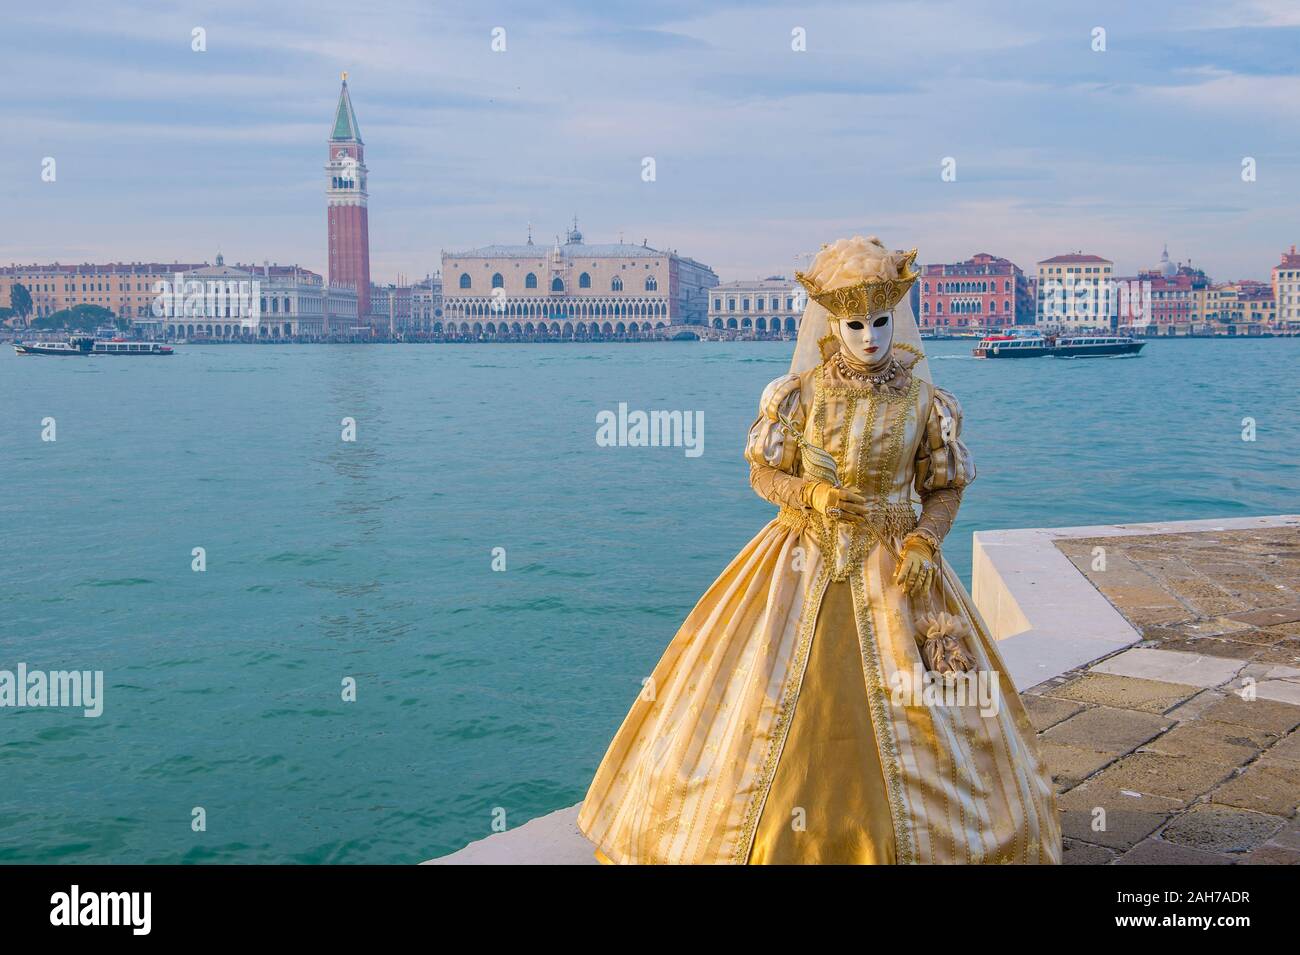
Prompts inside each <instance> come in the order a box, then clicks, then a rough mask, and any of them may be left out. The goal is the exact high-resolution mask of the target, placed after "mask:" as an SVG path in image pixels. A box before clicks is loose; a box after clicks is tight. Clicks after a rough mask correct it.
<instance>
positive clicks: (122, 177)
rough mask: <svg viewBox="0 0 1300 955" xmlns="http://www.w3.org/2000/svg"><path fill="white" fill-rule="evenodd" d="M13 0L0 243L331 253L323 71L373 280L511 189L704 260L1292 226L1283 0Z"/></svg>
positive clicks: (17, 251) (496, 219)
mask: <svg viewBox="0 0 1300 955" xmlns="http://www.w3.org/2000/svg"><path fill="white" fill-rule="evenodd" d="M6 6H7V7H8V9H6V10H5V13H4V20H3V22H4V29H3V31H2V32H0V82H2V83H3V89H4V97H3V103H4V105H3V115H0V122H2V123H3V129H4V137H3V150H2V151H0V156H2V158H0V263H6V264H7V263H9V262H15V261H17V262H32V261H52V260H56V259H57V260H59V261H63V262H70V261H83V260H94V261H100V260H107V259H123V260H128V261H129V260H162V261H171V260H181V261H187V260H204V259H211V258H212V257H213V256H214V255H215V254H216V252H217V251H218V250H220V251H221V252H223V253H224V254H225V256H226V258H227V260H228V261H235V260H239V261H257V262H260V261H262V260H263V259H269V260H272V261H278V262H281V263H285V262H293V261H297V262H299V263H301V264H303V265H305V266H307V267H309V268H312V269H315V270H317V271H321V272H324V271H325V211H324V173H323V170H322V166H323V164H324V161H325V140H326V137H327V135H328V130H329V126H330V122H331V118H332V113H333V108H334V103H335V99H336V97H337V93H338V75H339V71H340V70H345V69H346V70H348V71H349V74H350V84H349V85H350V86H351V88H352V95H353V102H354V105H355V107H356V111H357V117H358V121H359V123H360V126H361V131H362V135H363V137H364V139H365V142H366V159H367V165H368V166H369V168H370V193H371V199H370V230H371V235H370V239H371V262H372V272H373V275H374V277H375V279H376V280H377V281H391V280H394V279H395V278H396V277H397V275H398V274H399V273H402V274H405V275H406V276H408V277H410V278H417V277H421V276H423V275H424V274H425V273H426V272H428V271H431V270H433V269H436V268H437V265H438V255H439V252H440V250H441V249H443V248H448V249H451V248H465V247H469V246H475V245H481V244H486V243H488V242H493V241H497V242H517V241H522V240H523V238H524V234H525V228H526V224H527V223H528V222H529V221H532V222H533V223H534V226H535V230H536V234H537V236H538V238H539V240H540V241H549V240H550V239H551V238H552V237H553V236H554V235H555V233H556V232H558V231H560V230H562V229H563V228H565V226H566V223H567V222H568V220H569V218H570V216H571V215H573V214H574V213H575V212H576V213H577V214H578V216H579V219H580V225H581V227H582V230H583V231H584V233H585V234H586V236H587V239H588V241H591V242H602V241H614V240H615V239H617V237H618V235H619V233H620V232H621V233H622V234H623V235H624V237H625V238H626V239H627V240H629V241H634V242H640V241H641V240H642V239H643V238H645V239H648V240H649V242H650V244H651V245H653V246H658V247H660V248H675V249H677V250H678V251H680V252H682V253H684V254H687V255H691V256H694V257H695V258H698V259H700V260H701V261H704V262H706V263H708V264H710V265H712V266H713V267H714V268H715V269H716V270H717V272H718V274H719V276H720V277H721V278H722V279H723V280H724V281H726V280H730V279H736V278H745V277H752V276H758V275H765V274H769V273H774V272H783V273H785V274H789V273H790V272H791V271H792V269H793V267H794V264H795V256H796V255H798V254H800V253H805V252H808V251H810V250H813V249H816V248H817V246H818V245H819V244H820V243H822V242H825V241H830V240H833V239H835V238H837V237H839V236H841V235H846V234H852V233H856V232H863V233H868V232H871V233H876V234H879V235H880V236H881V237H882V238H883V239H884V240H885V241H886V242H888V243H890V244H891V245H895V246H911V245H916V246H919V247H920V249H921V259H922V260H924V261H952V260H955V259H959V258H965V257H968V256H969V255H971V254H972V253H974V252H977V251H988V252H993V253H995V254H1001V255H1006V256H1008V257H1010V258H1012V259H1013V260H1014V261H1016V262H1017V263H1018V264H1020V265H1021V266H1022V267H1025V268H1026V269H1032V268H1033V263H1034V262H1035V261H1037V260H1038V259H1041V258H1046V257H1048V256H1050V255H1055V254H1059V253H1062V252H1066V251H1072V250H1074V249H1083V250H1084V251H1087V252H1094V253H1097V254H1101V255H1105V256H1107V257H1109V258H1113V259H1115V260H1116V262H1117V264H1118V267H1119V270H1120V271H1121V272H1131V271H1133V270H1135V269H1137V268H1138V267H1141V266H1147V265H1152V264H1154V262H1155V260H1156V259H1157V257H1158V256H1159V253H1160V247H1161V245H1162V243H1164V242H1166V241H1167V242H1168V243H1169V248H1170V252H1171V254H1172V255H1173V256H1174V257H1175V258H1178V259H1187V258H1190V259H1191V260H1192V261H1193V262H1194V263H1196V264H1198V265H1201V266H1203V267H1205V268H1206V269H1207V270H1208V271H1209V272H1210V273H1211V275H1212V276H1214V277H1215V278H1216V279H1228V278H1239V277H1256V278H1265V277H1267V275H1268V271H1269V269H1270V268H1271V267H1272V266H1273V265H1274V264H1275V263H1276V261H1277V257H1278V254H1279V252H1280V251H1281V250H1282V249H1283V248H1285V247H1287V246H1289V245H1290V244H1292V243H1293V242H1300V215H1298V214H1297V213H1298V212H1300V189H1297V186H1298V185H1300V175H1298V173H1300V75H1298V74H1300V57H1298V56H1297V54H1298V53H1300V4H1298V3H1295V2H1290V0H1248V2H1233V0H1225V2H1201V0H1196V2H1187V3H1172V2H1170V3H1162V2H1156V3H1147V2H1144V3H1134V2H1132V0H1124V2H1102V3H1094V2H1089V3H1086V4H1084V3H1077V4H1069V5H1067V4H1064V3H1059V2H1042V0H1036V2H987V3H975V2H969V0H968V2H961V3H941V2H933V3H931V2H914V3H852V4H848V3H838V4H837V3H827V4H807V3H797V4H796V3H745V4H726V3H717V4H711V3H708V2H703V0H701V2H683V0H667V2H635V3H627V2H607V3H598V2H595V0H591V2H586V3H577V2H573V0H537V2H519V3H507V2H483V3H473V2H465V3H434V2H427V0H426V2H418V3H417V2H383V0H380V2H370V3H358V2H347V3H341V2H334V0H313V2H310V3H307V2H276V3H265V2H260V0H259V2H250V0H226V2H222V3H186V2H178V3H120V2H114V0H103V2H76V0H73V2H57V0H56V2H50V3H44V4H34V3H22V4H19V3H16V2H12V0H11V2H10V3H8V4H6ZM196 26H201V27H203V28H205V29H206V31H207V52H205V53H195V52H192V51H191V49H190V37H191V30H192V29H193V28H194V27H196ZM498 26H500V27H504V28H505V30H506V38H507V51H506V52H504V53H494V52H492V51H491V49H490V40H491V36H490V34H491V30H492V28H493V27H498ZM1097 26H1101V27H1104V28H1105V29H1106V31H1107V46H1108V50H1107V51H1106V52H1105V53H1094V52H1093V51H1092V50H1091V47H1090V44H1091V38H1090V33H1091V31H1092V29H1093V28H1094V27H1097ZM796 27H802V28H804V29H805V30H806V32H807V38H808V39H807V44H808V50H807V52H804V53H796V52H793V51H792V50H791V48H790V36H791V30H792V29H794V28H796ZM45 156H53V157H55V159H56V160H57V163H58V167H57V172H58V179H57V182H55V183H44V182H42V181H41V178H40V171H41V160H42V158H43V157H45ZM644 156H652V157H654V158H655V160H656V162H657V171H658V179H657V181H656V182H653V183H646V182H643V181H642V179H641V175H640V172H641V159H642V157H644ZM945 156H952V157H954V158H955V159H956V160H957V181H956V182H947V183H946V182H942V181H941V180H940V175H939V172H940V162H941V160H942V159H943V157H945ZM1243 156H1252V157H1254V158H1255V159H1256V160H1257V162H1258V181H1257V182H1254V183H1243V182H1242V181H1241V176H1240V168H1241V161H1242V157H1243Z"/></svg>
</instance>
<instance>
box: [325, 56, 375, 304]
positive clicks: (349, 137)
mask: <svg viewBox="0 0 1300 955" xmlns="http://www.w3.org/2000/svg"><path fill="white" fill-rule="evenodd" d="M366 172H367V170H366V164H365V144H364V143H363V142H362V141H361V129H360V127H358V126H357V115H356V113H354V112H353V111H352V97H351V96H349V95H348V75H347V74H346V73H344V74H343V88H342V89H341V90H339V104H338V106H337V107H336V108H335V110H334V127H333V129H332V130H331V131H330V141H329V161H328V162H326V164H325V173H326V175H327V176H328V177H329V187H328V189H327V190H326V196H327V200H326V201H327V204H328V213H327V215H328V222H329V259H330V276H329V279H330V284H331V285H346V286H349V287H351V288H355V289H356V290H357V314H358V315H359V316H362V317H363V318H364V317H366V316H368V315H369V314H370V217H369V213H368V211H367V208H366V203H367V198H368V194H367V193H366Z"/></svg>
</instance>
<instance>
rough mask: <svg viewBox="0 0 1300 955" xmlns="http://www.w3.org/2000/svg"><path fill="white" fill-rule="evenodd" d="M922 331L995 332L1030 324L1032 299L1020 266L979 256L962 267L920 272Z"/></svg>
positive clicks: (930, 268) (933, 267)
mask: <svg viewBox="0 0 1300 955" xmlns="http://www.w3.org/2000/svg"><path fill="white" fill-rule="evenodd" d="M917 284H918V285H919V286H920V288H921V308H920V312H919V314H918V315H917V320H918V322H919V323H920V325H921V327H922V328H981V327H991V328H1000V327H1003V326H1006V325H1032V324H1033V322H1034V296H1033V291H1032V290H1031V288H1030V281H1029V279H1028V277H1026V275H1025V273H1024V272H1023V271H1022V270H1021V268H1020V266H1018V265H1016V264H1015V263H1014V262H1011V261H1009V260H1008V259H1004V258H1000V257H999V256H996V255H989V254H988V253H987V252H980V253H978V254H976V255H975V256H973V257H971V258H970V259H967V260H966V261H965V262H956V263H953V264H952V265H927V266H925V268H924V269H922V271H921V280H920V281H919V282H918V283H917Z"/></svg>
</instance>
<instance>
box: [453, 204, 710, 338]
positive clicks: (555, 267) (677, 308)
mask: <svg viewBox="0 0 1300 955" xmlns="http://www.w3.org/2000/svg"><path fill="white" fill-rule="evenodd" d="M442 276H443V288H442V308H443V319H442V320H437V319H435V320H434V322H433V329H432V330H433V333H434V334H445V335H447V336H449V337H463V338H474V339H477V338H509V337H526V338H533V337H561V338H574V337H577V338H585V337H622V336H633V337H635V336H638V335H644V334H645V333H646V332H652V331H654V330H655V329H659V328H665V327H667V326H669V325H702V324H703V323H704V321H705V319H706V317H707V311H708V293H709V290H710V289H712V288H713V287H714V286H716V285H717V284H718V277H717V276H716V275H715V274H714V272H713V270H712V269H711V268H709V267H708V266H707V265H704V264H702V263H700V262H697V261H695V260H694V259H691V258H687V257H686V256H683V255H678V254H677V253H676V252H669V251H665V250H662V249H656V248H653V247H651V246H650V245H648V244H647V243H645V242H643V243H642V244H641V245H631V244H628V243H624V242H616V243H610V244H605V245H587V244H586V243H585V242H583V237H582V233H581V232H579V231H578V223H577V219H576V218H575V219H574V222H573V228H572V229H570V230H569V232H568V233H567V235H566V237H565V241H564V243H563V244H561V243H560V240H559V238H558V237H557V238H556V240H555V244H554V245H553V246H551V247H550V248H547V247H545V246H540V245H535V244H534V243H533V240H532V234H531V232H530V234H529V236H528V241H527V242H526V243H524V244H522V245H488V246H482V247H480V248H475V249H467V250H465V251H461V252H443V254H442Z"/></svg>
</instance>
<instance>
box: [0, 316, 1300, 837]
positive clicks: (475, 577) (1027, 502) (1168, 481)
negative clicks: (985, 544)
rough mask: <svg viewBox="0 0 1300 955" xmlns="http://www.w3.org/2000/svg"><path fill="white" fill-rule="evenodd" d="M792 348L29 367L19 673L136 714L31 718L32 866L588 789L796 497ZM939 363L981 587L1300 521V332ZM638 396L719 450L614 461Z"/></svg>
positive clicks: (18, 367)
mask: <svg viewBox="0 0 1300 955" xmlns="http://www.w3.org/2000/svg"><path fill="white" fill-rule="evenodd" d="M790 348H791V346H790V344H788V343H786V344H781V343H770V344H767V343H765V344H695V343H663V344H645V345H618V344H602V345H549V346H548V345H482V346H355V347H354V346H282V347H250V346H234V347H221V346H209V347H202V346H181V347H180V348H179V349H178V352H179V353H178V354H177V356H176V357H174V358H171V359H147V360H139V361H132V360H127V359H122V360H115V359H107V358H103V359H55V358H22V359H19V358H17V357H16V356H14V355H12V354H11V353H10V351H11V350H9V349H6V350H5V354H3V356H0V486H2V487H3V488H4V492H3V499H0V514H2V515H3V523H2V525H0V526H2V527H3V535H2V536H0V567H2V568H3V572H2V573H0V620H3V624H2V625H0V669H11V670H12V669H15V668H16V666H17V664H18V663H19V662H25V663H27V664H28V665H29V667H31V668H34V669H47V670H52V669H66V668H77V669H98V670H103V671H104V672H105V684H106V697H107V699H106V702H105V710H104V715H103V716H102V717H101V718H99V719H86V718H83V717H82V715H81V712H80V710H67V709H0V779H2V780H3V786H0V861H36V860H49V861H76V862H108V861H116V862H204V861H216V862H415V861H419V860H423V859H427V858H430V857H433V856H436V855H440V854H443V853H446V852H448V851H451V850H453V849H456V848H459V847H460V846H462V845H464V844H465V843H466V842H468V841H470V840H472V839H477V838H480V837H482V836H484V835H486V834H488V833H489V832H490V826H491V824H492V821H493V812H494V810H496V809H498V808H500V809H503V810H504V811H505V818H506V821H507V823H508V824H509V825H510V826H515V825H519V824H521V823H522V822H524V821H526V820H527V819H528V818H530V817H532V816H535V815H538V814H540V813H542V812H545V811H548V810H551V809H555V808H558V807H561V806H566V805H570V804H572V803H574V802H576V801H578V800H579V799H580V798H581V797H582V795H583V792H584V791H585V784H586V782H587V780H588V779H589V778H590V775H591V773H592V771H593V770H594V768H595V766H596V763H597V762H598V761H599V759H600V757H601V755H602V754H603V752H604V747H605V745H606V744H607V743H608V741H609V738H610V736H611V735H612V733H613V731H614V729H615V728H616V726H617V725H618V722H619V721H620V720H621V719H622V717H623V714H624V712H625V711H626V709H627V707H628V705H629V704H630V703H631V700H632V699H633V697H634V696H635V694H636V693H637V691H638V690H639V688H640V680H641V679H642V677H643V676H644V675H646V674H647V673H648V672H649V670H650V668H651V667H652V665H653V664H654V662H655V660H656V659H657V658H658V656H659V654H660V652H661V651H662V649H663V647H664V645H665V644H666V643H667V641H668V640H669V639H670V638H671V636H672V634H673V632H674V631H675V629H676V627H677V625H678V624H679V622H680V621H681V619H682V618H683V617H684V615H685V614H686V612H687V611H688V610H689V609H690V607H691V605H692V604H693V602H694V601H695V599H696V598H697V597H698V596H699V594H700V593H701V592H702V591H703V590H704V589H705V588H706V587H707V586H708V584H709V583H710V582H711V581H712V580H713V578H714V577H715V576H716V575H717V573H718V572H719V571H720V570H721V569H722V568H723V566H724V565H725V564H726V562H727V561H728V560H729V559H730V557H731V556H732V555H733V554H734V553H735V552H736V551H737V550H738V549H739V548H740V547H741V546H742V545H743V544H744V542H745V541H746V540H748V539H749V538H750V537H751V536H752V535H753V534H754V533H756V532H757V530H758V529H759V528H760V527H761V526H762V524H763V523H764V522H765V521H766V520H767V519H768V517H769V516H770V515H771V513H772V508H771V506H770V505H767V504H765V503H764V502H762V501H760V500H759V499H758V498H757V497H755V496H754V494H753V493H752V492H751V491H750V490H749V487H748V484H747V480H746V478H747V467H746V465H745V464H744V462H743V460H742V458H741V447H742V443H743V438H744V435H745V432H746V430H747V428H748V426H749V424H750V422H751V421H752V419H753V417H754V414H755V406H756V402H757V399H758V395H759V392H760V391H761V389H762V387H763V385H764V384H765V383H766V382H767V381H769V380H770V379H772V378H775V377H777V376H778V375H780V374H782V373H783V372H784V370H785V365H786V363H787V362H788V358H789V352H790ZM931 353H932V355H933V356H934V373H935V377H936V380H937V381H938V382H939V383H940V384H942V385H944V386H946V387H948V388H949V389H951V390H952V391H953V392H955V393H956V394H957V396H958V397H959V398H960V399H961V401H962V403H963V406H964V408H965V411H966V428H967V431H966V434H967V439H968V443H969V444H970V446H971V448H972V450H973V452H974V454H975V457H976V460H977V462H978V466H979V474H980V477H979V480H978V481H977V483H976V484H975V485H974V487H973V488H972V489H971V491H970V493H969V495H968V498H967V502H966V504H965V506H964V507H963V510H962V514H961V520H960V522H959V524H958V526H957V527H956V528H955V530H954V534H953V537H952V538H951V543H950V546H949V547H948V548H947V551H948V553H949V555H950V559H951V560H952V561H953V563H954V565H956V566H957V568H958V569H959V571H960V572H961V573H962V575H963V576H964V577H965V576H967V575H968V574H969V565H970V535H971V532H972V531H974V530H979V529H983V528H993V527H1024V526H1035V525H1046V524H1055V525H1063V524H1093V523H1105V522H1112V521H1140V520H1153V519H1190V518H1202V517H1229V516H1238V515H1249V514H1268V513H1278V512H1283V511H1296V510H1300V508H1298V507H1297V502H1296V491H1297V487H1300V472H1298V470H1297V461H1296V448H1297V447H1300V400H1298V399H1297V395H1296V389H1295V385H1294V382H1295V378H1296V372H1297V368H1298V367H1300V361H1298V359H1300V340H1291V341H1272V340H1271V341H1241V342H1237V341H1185V342H1156V343H1153V344H1151V345H1149V346H1148V347H1147V349H1146V352H1145V354H1144V355H1143V356H1142V357H1141V358H1138V359H1110V360H1095V361H1073V362H1069V361H1059V360H1053V359H1039V360H1027V361H1021V362H1005V361H993V362H979V361H976V360H974V359H971V358H969V357H967V356H968V355H969V343H958V342H942V343H935V344H933V345H932V346H931ZM620 401H622V402H627V404H628V406H629V407H630V408H632V409H638V408H639V409H670V410H673V409H676V410H700V411H703V413H704V425H705V432H704V437H705V440H704V453H703V455H701V456H699V457H688V456H687V455H686V454H685V453H684V451H683V449H682V448H626V447H625V448H601V447H597V445H596V442H595V432H596V413H597V412H598V411H600V410H602V409H616V408H617V406H618V403H619V402H620ZM46 416H52V417H54V418H55V420H56V427H57V441H55V442H53V443H50V442H42V441H41V440H40V437H41V420H42V419H43V418H45V417H46ZM345 416H346V417H352V418H355V419H356V422H357V440H356V441H355V442H354V443H346V442H343V441H341V440H340V430H341V429H340V420H341V419H342V418H343V417H345ZM1245 417H1252V418H1254V419H1255V421H1256V427H1257V440H1256V441H1254V442H1245V441H1243V440H1242V437H1241V432H1242V419H1243V418H1245ZM195 547H203V548H205V549H206V552H207V570H206V571H205V572H203V573H195V572H193V571H192V570H191V559H192V558H191V551H192V549H193V548H195ZM496 547H503V548H505V551H506V567H507V569H506V570H505V572H494V571H493V570H492V550H493V548H496ZM346 677H352V678H355V680H356V681H357V687H358V689H357V701H356V702H355V703H345V702H343V701H342V700H341V698H340V686H341V681H342V680H343V679H344V678H346ZM194 807H203V809H204V810H205V811H206V818H207V830H206V831H205V832H201V833H195V832H193V831H191V811H192V809H193V808H194Z"/></svg>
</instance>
